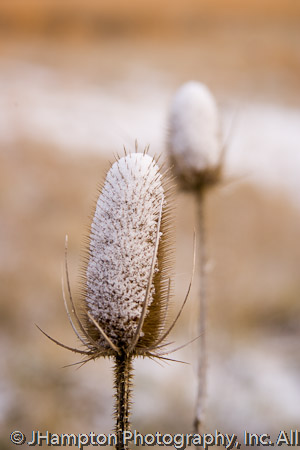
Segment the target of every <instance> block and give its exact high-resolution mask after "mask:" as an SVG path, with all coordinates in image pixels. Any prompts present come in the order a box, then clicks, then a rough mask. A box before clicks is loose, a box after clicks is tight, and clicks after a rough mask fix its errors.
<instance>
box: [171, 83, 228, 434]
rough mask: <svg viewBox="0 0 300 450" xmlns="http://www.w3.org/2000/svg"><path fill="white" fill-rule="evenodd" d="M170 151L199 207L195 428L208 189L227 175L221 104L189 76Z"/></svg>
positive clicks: (176, 104)
mask: <svg viewBox="0 0 300 450" xmlns="http://www.w3.org/2000/svg"><path fill="white" fill-rule="evenodd" d="M167 151H168V155H169V160H170V164H171V166H172V169H173V172H174V175H175V177H176V180H177V181H178V185H179V189H181V190H183V191H188V192H191V193H192V194H193V195H194V197H195V202H196V208H197V243H198V245H197V255H198V256H197V259H198V262H197V267H198V273H199V300H200V301H199V319H198V330H199V332H198V334H199V348H198V369H197V370H198V392H197V397H196V410H195V419H194V430H195V432H196V433H197V432H198V433H199V432H201V428H202V427H203V422H204V412H205V395H206V365H207V350H206V336H205V333H206V330H205V327H206V309H207V305H206V303H207V300H206V297H207V292H206V291H207V287H206V267H207V255H206V235H205V211H204V209H205V205H204V202H205V194H206V192H207V190H208V189H209V188H211V187H213V186H216V185H217V184H218V183H219V182H220V181H221V177H222V168H223V159H224V147H223V146H222V143H221V127H220V119H219V114H218V108H217V105H216V102H215V99H214V97H213V95H212V94H211V92H210V91H209V89H208V88H207V87H206V86H205V85H204V84H202V83H199V82H196V81H189V82H187V83H185V84H183V85H182V86H181V87H180V88H179V89H178V91H177V92H176V93H175V95H174V97H173V99H172V102H171V107H170V112H169V122H168V137H167Z"/></svg>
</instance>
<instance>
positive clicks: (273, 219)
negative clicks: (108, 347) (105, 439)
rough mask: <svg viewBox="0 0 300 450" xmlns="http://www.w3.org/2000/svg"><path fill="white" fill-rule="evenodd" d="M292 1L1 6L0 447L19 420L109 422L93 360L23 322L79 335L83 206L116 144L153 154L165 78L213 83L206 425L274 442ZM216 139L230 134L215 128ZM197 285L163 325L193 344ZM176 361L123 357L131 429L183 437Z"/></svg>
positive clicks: (296, 311) (76, 428) (287, 251)
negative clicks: (76, 309) (214, 161)
mask: <svg viewBox="0 0 300 450" xmlns="http://www.w3.org/2000/svg"><path fill="white" fill-rule="evenodd" d="M299 30H300V3H299V2H297V1H295V0H288V1H287V0H273V1H266V0H263V1H258V0H255V1H254V0H251V1H250V0H247V1H245V0H244V1H238V0H228V1H226V2H223V1H221V0H213V1H212V0H203V1H192V0H189V1H186V2H181V1H174V0H173V1H171V0H167V1H165V2H159V1H158V0H153V1H152V2H139V1H136V0H134V1H131V2H125V1H121V0H118V1H114V2H108V1H101V2H96V1H92V0H88V1H72V2H70V1H65V2H59V1H53V0H52V1H50V0H49V1H46V0H44V1H42V2H41V1H38V0H35V1H33V0H26V1H21V0H20V1H16V0H10V1H9V0H2V1H1V3H0V158H1V160H0V204H1V215H0V230H1V233H0V270H1V274H0V276H1V284H0V289H1V291H0V293H1V303H0V308H1V314H0V321H1V331H0V333H1V340H0V345H1V354H2V357H1V362H0V364H1V380H0V436H1V438H0V448H1V449H9V448H11V446H12V444H11V443H10V442H9V434H10V432H12V431H13V430H21V431H23V432H24V433H25V434H26V435H27V437H28V440H29V439H30V437H31V431H32V430H41V431H45V430H49V431H52V432H56V433H61V432H65V433H84V432H89V431H94V432H98V433H109V432H110V431H111V430H112V427H113V419H112V417H111V415H112V370H111V362H110V361H108V360H105V361H97V362H96V363H90V364H88V365H86V366H84V367H83V368H81V369H80V370H76V369H75V368H66V369H62V366H64V365H66V364H72V363H74V362H76V361H77V358H76V355H72V354H69V353H68V352H66V351H64V350H63V349H60V348H58V347H56V346H55V345H54V344H52V343H51V342H49V341H47V340H46V338H44V337H43V336H42V335H41V334H40V333H39V332H38V330H37V329H36V327H35V323H37V324H38V325H39V326H41V327H42V328H43V329H44V330H45V331H47V332H49V333H50V334H51V335H53V336H54V337H56V338H57V339H59V340H61V341H63V342H65V343H66V344H69V345H77V343H76V340H75V338H74V336H73V332H72V330H71V328H70V326H69V325H68V320H67V316H66V314H65V311H64V307H63V301H62V295H61V287H60V279H61V264H62V261H63V252H64V236H65V234H66V233H68V235H69V258H70V275H71V282H72V286H73V291H74V294H76V289H77V286H78V284H77V282H78V275H77V274H78V267H79V265H80V249H81V245H82V241H83V236H84V234H85V233H86V232H87V226H88V215H89V213H90V210H91V206H92V204H93V201H94V199H95V196H96V192H97V186H98V185H99V183H100V182H101V180H102V179H103V176H104V173H105V170H106V169H107V168H108V167H109V164H108V161H109V160H113V154H114V153H117V152H119V153H120V154H122V147H123V144H125V146H126V147H127V149H129V150H130V149H133V148H134V140H135V139H136V138H137V139H138V142H139V145H140V148H141V149H142V148H143V147H144V146H145V145H146V144H150V145H151V147H150V152H151V153H152V154H155V153H157V154H159V153H163V152H164V147H165V145H164V144H165V137H166V133H167V113H168V107H169V102H170V99H171V97H172V95H173V93H174V91H175V90H176V89H177V87H178V86H179V85H180V84H181V83H183V82H185V81H188V80H190V79H195V80H199V81H202V82H204V83H206V84H207V85H208V87H209V88H210V89H211V90H212V92H213V93H214V94H215V96H216V99H217V101H218V104H219V107H220V116H221V119H222V123H223V130H224V141H226V142H227V159H226V167H225V169H226V170H225V172H226V177H225V178H226V180H227V181H226V183H225V186H223V187H220V188H219V189H217V190H215V191H214V192H213V193H211V195H210V196H209V198H208V199H207V204H206V206H207V233H208V239H209V254H210V275H209V277H210V278H209V294H210V298H209V321H208V324H207V339H208V345H209V363H208V393H207V424H206V429H207V431H214V430H215V429H216V428H217V429H218V430H219V431H223V432H224V433H232V432H234V433H236V434H239V436H240V438H242V433H243V430H244V429H247V430H248V431H250V432H253V433H254V432H256V433H259V432H267V433H271V434H272V433H273V436H276V435H277V433H278V432H279V430H283V429H287V430H289V429H291V428H296V427H297V425H299V417H300V357H299V354H300V353H299V350H300V348H299V337H300V325H299V320H300V303H299V294H300V276H299V267H300V248H299V241H300V227H299V225H300V195H299V192H300V155H299V152H300V149H299V142H300V109H299V106H300V89H299V88H300V53H299V48H300V31H299ZM228 135H230V137H229V138H228V140H227V139H226V137H227V136H228ZM177 202H178V214H177V223H176V227H177V250H176V252H177V266H176V274H177V275H176V277H175V292H176V296H175V298H174V307H173V309H172V314H173V315H174V313H175V311H176V310H177V308H178V306H179V304H180V301H181V300H182V298H183V297H184V294H185V290H186V288H187V286H188V282H189V276H190V273H191V260H192V240H193V237H192V236H193V227H194V224H193V223H194V205H193V201H192V199H190V198H188V197H187V196H184V195H183V194H178V196H177ZM196 304H197V280H196V281H195V283H194V287H193V291H192V295H191V298H190V300H189V304H188V306H187V308H186V310H185V312H184V315H183V317H182V318H181V321H180V322H179V324H178V326H177V328H176V331H175V332H174V340H175V341H176V344H181V343H184V342H186V341H187V340H189V339H191V338H193V337H194V336H195V332H196V325H195V323H194V322H193V317H194V316H195V314H194V313H193V311H194V309H195V308H196ZM195 351H196V346H195V345H194V344H193V345H190V346H189V347H187V348H185V349H183V350H182V351H180V352H178V354H175V355H173V356H174V357H175V358H178V359H181V360H184V361H187V362H189V363H190V365H182V364H179V363H172V364H168V365H165V367H161V366H160V365H158V364H156V363H154V362H152V361H146V360H138V361H136V364H135V367H136V372H135V375H136V376H135V390H134V404H133V416H132V425H133V429H136V430H138V431H140V432H144V433H146V432H150V433H154V432H155V431H160V432H162V433H163V432H165V433H168V432H169V433H186V432H191V429H192V419H193V409H194V400H193V397H194V395H195V392H196V379H195V370H196V364H195Z"/></svg>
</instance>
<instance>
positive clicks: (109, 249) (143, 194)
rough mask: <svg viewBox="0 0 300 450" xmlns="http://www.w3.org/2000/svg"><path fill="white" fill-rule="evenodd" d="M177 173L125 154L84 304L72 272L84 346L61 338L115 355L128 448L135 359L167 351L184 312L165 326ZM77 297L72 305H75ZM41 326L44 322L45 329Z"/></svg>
mask: <svg viewBox="0 0 300 450" xmlns="http://www.w3.org/2000/svg"><path fill="white" fill-rule="evenodd" d="M169 182H170V179H169V178H168V176H166V175H162V174H161V173H160V170H159V167H158V165H157V163H156V162H155V160H154V159H153V158H152V157H150V156H149V155H148V154H147V151H144V152H143V153H137V152H136V153H131V154H128V155H127V154H126V153H125V156H124V157H122V158H120V159H118V160H117V161H116V162H115V163H114V164H113V165H112V166H111V168H110V170H109V171H108V173H107V176H106V180H105V182H104V184H103V187H102V189H101V193H100V195H99V198H98V200H97V203H96V206H95V211H94V215H93V219H92V224H91V230H90V235H89V237H88V248H87V252H86V258H85V264H84V266H83V270H82V283H81V286H82V289H81V298H80V302H79V307H75V304H74V301H73V298H72V294H71V289H70V281H69V275H68V266H67V241H66V281H67V290H68V293H69V299H68V301H67V299H66V297H65V294H64V289H63V295H64V302H65V306H66V310H67V314H68V318H69V320H70V323H71V325H72V328H73V330H74V331H75V333H76V335H77V337H78V339H79V340H80V342H81V343H82V344H84V346H85V349H84V350H80V349H76V348H72V347H69V346H66V345H64V344H62V343H60V342H59V341H57V340H56V339H53V338H52V337H50V336H49V335H48V334H46V333H45V332H43V333H44V334H45V335H46V336H47V337H48V338H49V339H51V340H52V341H53V342H55V343H56V344H58V345H60V346H62V347H64V348H67V349H69V350H71V351H73V352H75V353H78V354H81V355H83V356H84V357H85V358H84V359H83V361H81V362H80V363H79V364H84V363H86V362H88V361H90V360H93V359H96V358H98V357H101V356H108V357H112V358H113V359H114V361H115V369H114V374H115V389H116V394H115V399H116V402H115V418H116V433H117V438H118V439H117V446H116V448H117V450H125V448H126V447H125V446H124V444H123V433H124V431H127V430H128V429H129V426H130V420H129V417H130V410H129V405H130V396H131V379H132V359H133V358H134V357H136V356H143V357H145V356H147V357H150V358H159V359H168V358H166V356H165V355H166V354H168V353H170V351H167V350H166V349H165V347H166V345H168V344H166V343H165V339H166V338H167V336H168V335H169V333H170V331H171V330H172V329H173V327H174V325H175V323H176V321H177V320H178V318H179V316H180V314H181V311H182V308H183V306H184V304H185V302H186V300H187V297H188V294H189V291H190V287H191V284H190V286H189V289H188V293H187V295H186V298H185V300H184V302H183V306H182V308H181V309H180V311H179V313H178V314H177V317H176V318H175V320H174V322H173V323H172V324H171V326H169V328H168V327H166V315H167V308H168V303H169V298H170V291H171V288H170V285H171V282H170V275H171V274H170V270H171V266H172V264H171V263H172V260H173V247H172V238H171V236H172V229H173V227H172V221H171V220H170V218H171V215H172V214H171V211H172V207H171V202H170V187H169ZM68 304H69V305H70V307H69V306H68ZM41 331H42V330H41Z"/></svg>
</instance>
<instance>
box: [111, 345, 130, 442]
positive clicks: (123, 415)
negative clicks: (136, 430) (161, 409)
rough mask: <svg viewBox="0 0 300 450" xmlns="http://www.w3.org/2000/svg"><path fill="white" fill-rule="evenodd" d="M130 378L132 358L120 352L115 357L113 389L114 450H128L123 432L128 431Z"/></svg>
mask: <svg viewBox="0 0 300 450" xmlns="http://www.w3.org/2000/svg"><path fill="white" fill-rule="evenodd" d="M131 378H132V356H131V355H128V354H127V353H126V352H121V353H120V354H116V356H115V389H116V395H115V397H116V404H115V408H116V409H115V417H116V435H117V445H116V450H128V446H127V445H125V444H124V439H123V438H124V432H125V431H129V426H130V424H129V414H130V412H129V409H130V401H129V399H130V394H131Z"/></svg>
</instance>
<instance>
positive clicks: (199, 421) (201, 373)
mask: <svg viewBox="0 0 300 450" xmlns="http://www.w3.org/2000/svg"><path fill="white" fill-rule="evenodd" d="M205 192H206V191H205V189H200V190H198V191H197V193H196V194H195V197H196V203H197V205H196V206H197V242H198V245H197V253H198V264H197V266H198V267H197V269H198V271H199V321H198V335H199V336H200V337H199V339H198V367H197V375H198V392H197V397H196V410H195V420H194V429H195V432H196V433H200V432H201V428H202V427H203V423H204V410H205V395H206V364H207V353H206V335H205V325H206V297H207V292H206V235H205V215H204V206H205V205H204V203H205V201H204V200H205Z"/></svg>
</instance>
